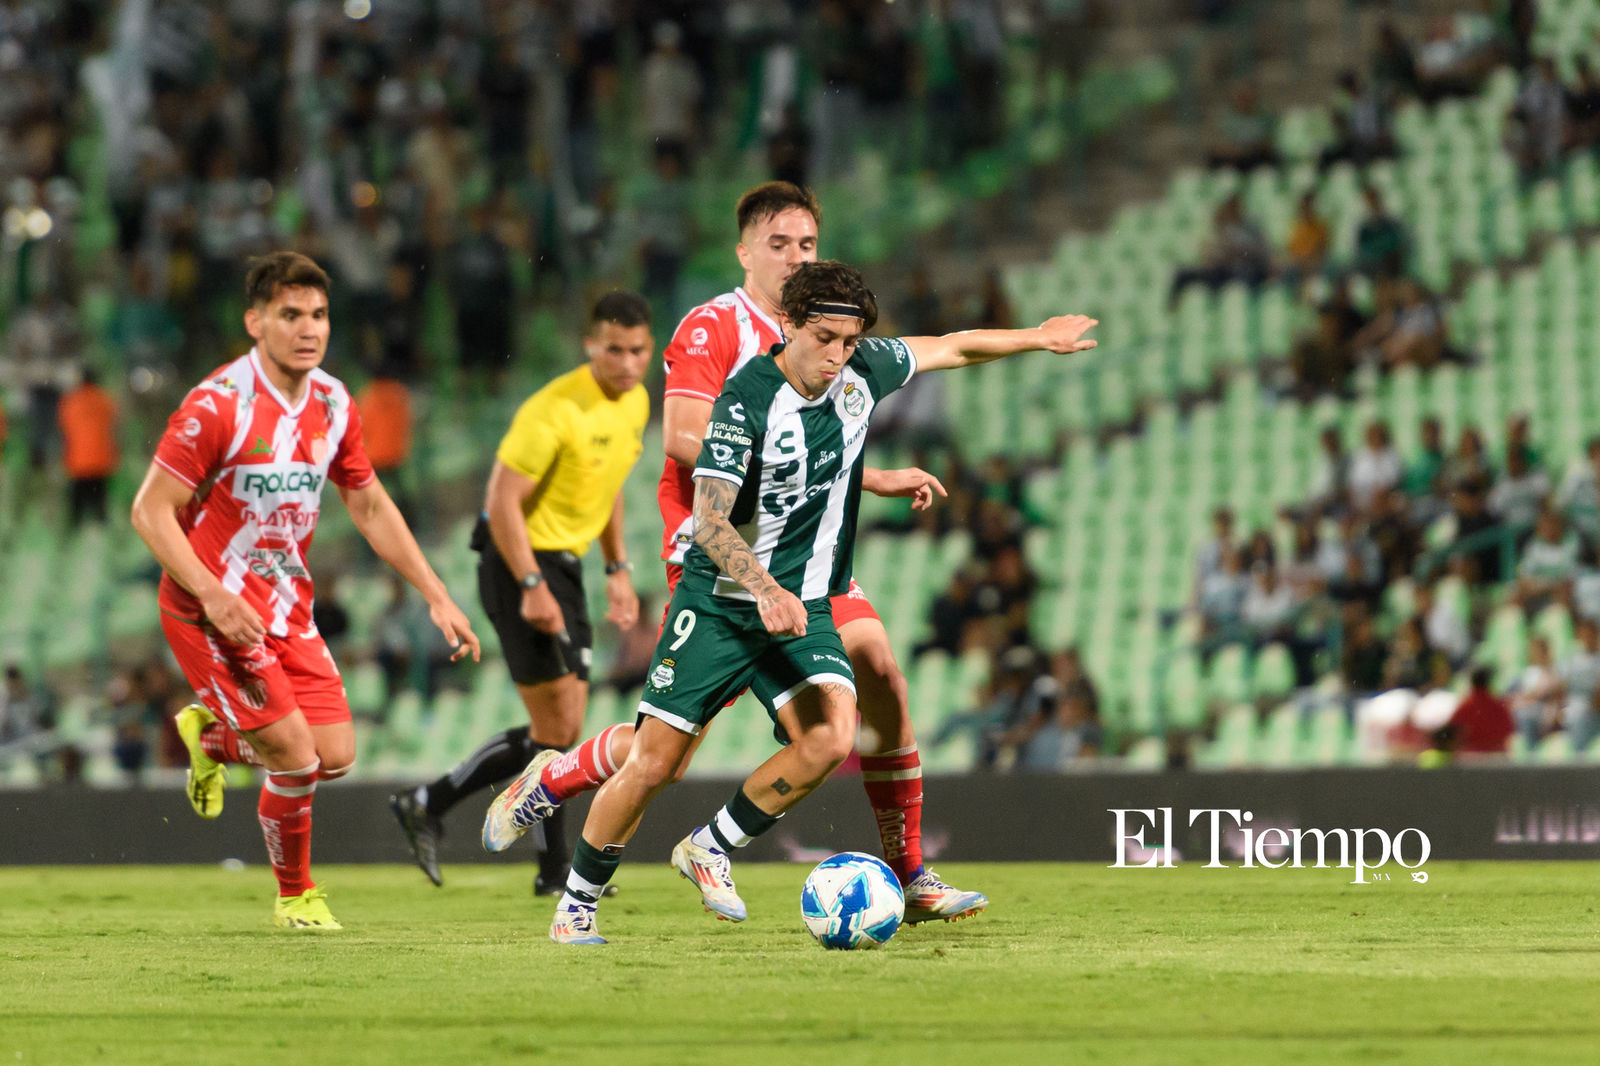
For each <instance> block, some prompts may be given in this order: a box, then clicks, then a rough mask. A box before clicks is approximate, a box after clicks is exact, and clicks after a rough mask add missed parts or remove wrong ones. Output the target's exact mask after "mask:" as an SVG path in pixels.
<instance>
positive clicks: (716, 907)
mask: <svg viewBox="0 0 1600 1066" xmlns="http://www.w3.org/2000/svg"><path fill="white" fill-rule="evenodd" d="M672 865H673V866H674V867H675V868H676V869H677V871H678V875H679V876H680V877H684V878H686V879H688V880H690V881H693V882H694V886H695V887H696V888H698V889H699V890H700V902H701V903H703V904H705V908H706V910H708V911H710V912H711V913H712V914H715V915H716V916H717V917H718V918H721V919H722V920H723V921H725V922H742V921H744V920H745V918H746V917H748V914H747V912H746V911H745V908H744V900H742V899H740V898H739V891H738V889H736V888H734V886H733V873H732V864H731V863H729V862H728V856H727V853H726V852H721V851H715V850H713V849H711V848H702V847H701V846H700V845H698V844H696V843H695V842H694V841H693V840H692V839H691V838H689V837H684V838H683V839H682V840H680V841H678V846H677V847H675V848H673V849H672Z"/></svg>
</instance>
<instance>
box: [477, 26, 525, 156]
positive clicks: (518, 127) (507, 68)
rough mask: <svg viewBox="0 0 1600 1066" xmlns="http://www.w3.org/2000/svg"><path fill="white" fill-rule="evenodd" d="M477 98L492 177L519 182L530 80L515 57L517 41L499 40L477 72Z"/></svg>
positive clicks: (518, 58)
mask: <svg viewBox="0 0 1600 1066" xmlns="http://www.w3.org/2000/svg"><path fill="white" fill-rule="evenodd" d="M477 99H478V101H479V103H480V106H481V107H482V110H483V117H484V126H485V130H486V136H485V144H486V146H487V147H488V150H489V160H490V162H491V164H492V165H493V166H494V172H495V176H496V177H497V178H498V179H499V180H501V181H516V180H519V179H520V178H521V177H522V175H523V174H524V173H525V172H526V170H527V165H528V118H529V114H530V111H531V109H532V105H533V79H532V78H531V77H530V76H529V74H528V71H527V69H526V68H525V67H524V66H523V63H522V61H521V59H520V57H519V56H518V55H517V38H516V37H515V36H513V35H511V34H507V35H506V36H504V37H501V38H500V39H499V40H498V41H497V42H496V43H495V45H494V49H493V55H492V56H491V58H490V59H489V60H488V61H487V62H485V63H484V64H483V65H482V67H480V68H479V70H478V83H477Z"/></svg>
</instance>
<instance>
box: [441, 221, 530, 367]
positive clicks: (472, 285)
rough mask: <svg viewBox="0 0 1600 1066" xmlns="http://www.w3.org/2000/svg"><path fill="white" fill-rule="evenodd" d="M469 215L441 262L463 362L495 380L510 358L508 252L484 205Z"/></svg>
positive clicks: (511, 303) (512, 295)
mask: <svg viewBox="0 0 1600 1066" xmlns="http://www.w3.org/2000/svg"><path fill="white" fill-rule="evenodd" d="M468 219H469V221H468V227H467V232H466V233H465V234H464V235H463V236H462V238H461V239H460V240H459V241H457V242H456V243H455V244H454V245H453V246H452V247H451V248H450V250H449V261H448V266H447V267H446V270H447V276H448V277H449V284H450V286H451V289H452V291H453V293H454V294H455V299H456V309H455V310H456V346H457V348H458V349H459V352H460V359H461V365H462V366H463V367H466V368H469V369H475V370H479V371H488V372H489V373H491V375H493V376H494V377H495V378H496V379H498V377H499V376H500V375H503V374H504V373H505V371H506V369H507V368H508V367H509V366H510V363H511V358H512V311H513V310H514V299H515V292H514V290H513V288H512V283H511V254H510V250H509V249H507V248H506V246H505V244H504V243H503V242H502V241H501V240H500V238H499V237H498V236H497V235H496V234H495V232H494V230H493V229H492V228H491V226H490V221H491V215H490V207H489V205H488V204H479V205H477V206H476V207H474V208H473V209H472V211H471V212H470V213H469V215H468Z"/></svg>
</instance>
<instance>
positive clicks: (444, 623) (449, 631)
mask: <svg viewBox="0 0 1600 1066" xmlns="http://www.w3.org/2000/svg"><path fill="white" fill-rule="evenodd" d="M428 617H429V618H431V619H433V624H434V625H436V626H438V627H439V632H441V633H443V634H444V639H445V640H447V641H449V642H450V647H452V648H454V649H455V650H454V651H452V652H451V653H450V661H451V662H459V661H461V660H462V659H465V658H466V657H467V656H468V655H469V654H470V655H471V656H472V661H473V662H478V661H479V659H480V658H481V657H482V655H483V647H482V646H481V645H480V644H479V643H478V635H477V634H476V633H474V632H473V631H472V623H471V622H469V621H467V616H466V615H465V614H464V613H462V610H461V608H459V607H457V606H456V604H455V601H454V600H452V599H450V598H448V597H446V598H445V599H442V600H440V601H439V602H438V603H430V604H429V605H428Z"/></svg>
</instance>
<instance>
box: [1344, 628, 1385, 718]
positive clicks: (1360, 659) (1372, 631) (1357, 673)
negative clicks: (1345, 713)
mask: <svg viewBox="0 0 1600 1066" xmlns="http://www.w3.org/2000/svg"><path fill="white" fill-rule="evenodd" d="M1346 618H1347V622H1346V625H1345V634H1346V636H1345V641H1344V650H1343V651H1342V652H1341V653H1340V656H1339V679H1340V681H1342V682H1343V683H1344V688H1345V691H1346V692H1347V693H1349V694H1350V695H1351V696H1355V697H1362V696H1371V695H1373V694H1375V693H1377V692H1380V691H1382V690H1383V687H1384V683H1383V674H1384V663H1385V660H1386V659H1387V658H1388V652H1387V651H1386V650H1385V649H1384V646H1383V644H1382V643H1381V642H1380V641H1379V640H1378V630H1377V627H1376V626H1375V625H1374V624H1373V621H1372V616H1371V615H1369V614H1367V613H1366V612H1365V611H1364V610H1361V609H1360V608H1355V609H1353V610H1350V611H1347V612H1346Z"/></svg>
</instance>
